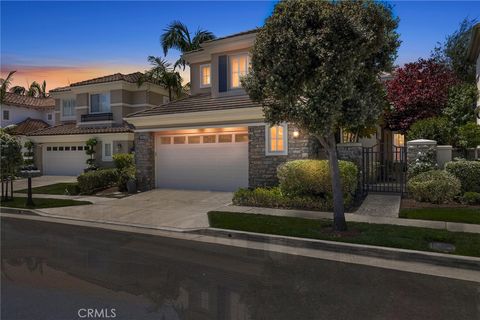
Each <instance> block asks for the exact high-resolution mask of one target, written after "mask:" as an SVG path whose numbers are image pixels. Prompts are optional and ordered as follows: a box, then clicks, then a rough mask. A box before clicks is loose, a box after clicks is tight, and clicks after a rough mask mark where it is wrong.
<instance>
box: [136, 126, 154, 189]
mask: <svg viewBox="0 0 480 320" xmlns="http://www.w3.org/2000/svg"><path fill="white" fill-rule="evenodd" d="M134 139H135V165H136V170H137V171H136V177H137V187H138V189H139V190H141V191H146V190H151V189H153V188H155V134H154V133H153V132H140V133H135V138H134Z"/></svg>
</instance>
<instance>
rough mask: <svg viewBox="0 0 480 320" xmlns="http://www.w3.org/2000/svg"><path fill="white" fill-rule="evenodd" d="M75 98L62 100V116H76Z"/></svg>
mask: <svg viewBox="0 0 480 320" xmlns="http://www.w3.org/2000/svg"><path fill="white" fill-rule="evenodd" d="M75 102H76V101H75V99H64V100H62V117H64V118H72V117H75Z"/></svg>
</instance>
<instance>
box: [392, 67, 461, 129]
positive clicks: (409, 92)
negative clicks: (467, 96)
mask: <svg viewBox="0 0 480 320" xmlns="http://www.w3.org/2000/svg"><path fill="white" fill-rule="evenodd" d="M457 82H458V80H457V78H456V76H455V74H454V73H453V72H452V71H451V69H450V68H449V67H448V66H446V65H445V64H442V63H438V62H436V61H435V60H434V59H429V60H424V59H420V60H418V61H417V62H413V63H407V64H405V66H403V67H402V68H398V69H397V70H396V72H395V77H394V78H393V79H392V80H390V81H388V82H387V84H386V85H387V93H388V100H389V101H390V103H391V106H390V108H389V110H387V112H386V114H385V119H386V122H387V124H388V126H389V127H390V129H392V130H395V131H400V132H403V133H405V132H406V131H407V130H408V129H409V128H410V126H411V125H412V124H413V123H414V122H416V121H418V120H420V119H426V118H430V117H434V116H437V115H440V114H441V113H442V110H443V109H444V107H445V105H446V103H447V99H448V92H449V89H450V88H451V87H452V86H453V85H455V84H456V83H457Z"/></svg>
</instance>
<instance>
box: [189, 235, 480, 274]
mask: <svg viewBox="0 0 480 320" xmlns="http://www.w3.org/2000/svg"><path fill="white" fill-rule="evenodd" d="M190 233H196V234H201V235H208V236H217V237H224V238H230V239H240V240H247V241H256V242H263V243H267V244H276V245H286V246H291V247H297V248H307V249H317V250H326V251H333V252H338V253H347V254H355V255H362V256H367V257H375V258H382V259H389V260H402V261H410V262H420V263H427V264H433V265H438V266H443V267H453V268H464V269H471V270H475V271H480V258H476V257H468V256H455V255H449V254H443V253H435V252H427V251H415V250H407V249H397V248H388V247H377V246H371V245H363V244H353V243H345V242H335V241H326V240H316V239H303V238H296V237H288V236H279V235H270V234H261V233H254V232H245V231H237V230H229V229H217V228H206V229H202V230H196V231H191V232H190Z"/></svg>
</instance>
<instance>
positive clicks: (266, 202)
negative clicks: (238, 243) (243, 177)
mask: <svg viewBox="0 0 480 320" xmlns="http://www.w3.org/2000/svg"><path fill="white" fill-rule="evenodd" d="M232 201H233V204H235V205H238V206H251V207H267V208H285V209H304V210H318V211H331V210H333V201H332V198H331V197H327V198H323V197H318V196H305V195H286V194H284V193H283V192H282V190H281V189H280V188H279V187H274V188H255V189H243V188H241V189H239V190H237V191H236V192H235V193H234V194H233V200H232ZM351 204H352V197H351V196H350V195H346V196H345V207H347V208H348V207H350V206H351Z"/></svg>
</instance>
